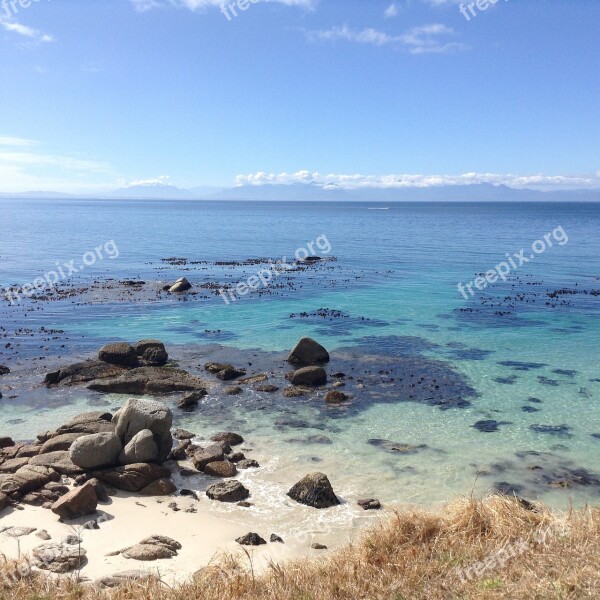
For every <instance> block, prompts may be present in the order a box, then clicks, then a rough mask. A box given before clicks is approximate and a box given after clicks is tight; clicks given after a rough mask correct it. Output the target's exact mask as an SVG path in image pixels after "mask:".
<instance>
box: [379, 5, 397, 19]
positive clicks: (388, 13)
mask: <svg viewBox="0 0 600 600" xmlns="http://www.w3.org/2000/svg"><path fill="white" fill-rule="evenodd" d="M399 12H400V11H399V9H398V5H397V4H396V3H395V2H392V3H391V4H390V5H389V6H388V7H387V8H386V9H385V11H384V12H383V15H384V16H385V18H386V19H393V18H394V17H397V16H398V14H399Z"/></svg>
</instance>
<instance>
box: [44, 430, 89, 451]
mask: <svg viewBox="0 0 600 600" xmlns="http://www.w3.org/2000/svg"><path fill="white" fill-rule="evenodd" d="M82 435H85V434H83V433H61V434H59V435H56V436H54V437H52V438H50V439H49V440H47V441H45V442H44V443H43V444H42V447H41V448H40V452H39V453H40V454H46V453H47V452H59V451H61V450H63V451H64V450H69V448H70V447H71V445H72V444H73V442H74V441H75V440H76V439H78V438H80V437H81V436H82Z"/></svg>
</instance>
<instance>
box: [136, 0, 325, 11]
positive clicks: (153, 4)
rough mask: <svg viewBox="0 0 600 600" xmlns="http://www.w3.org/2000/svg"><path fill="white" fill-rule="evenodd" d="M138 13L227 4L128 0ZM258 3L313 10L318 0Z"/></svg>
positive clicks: (217, 0) (219, 0)
mask: <svg viewBox="0 0 600 600" xmlns="http://www.w3.org/2000/svg"><path fill="white" fill-rule="evenodd" d="M130 1H131V3H132V4H133V6H134V8H135V9H136V10H137V11H138V12H146V11H148V10H152V9H154V8H165V7H168V6H175V7H177V8H187V9H189V10H191V11H197V10H202V9H206V8H221V6H223V5H224V4H227V2H225V0H130ZM258 1H259V3H266V2H271V3H276V4H283V5H285V6H298V7H300V8H307V9H313V8H315V6H316V5H317V2H318V0H258Z"/></svg>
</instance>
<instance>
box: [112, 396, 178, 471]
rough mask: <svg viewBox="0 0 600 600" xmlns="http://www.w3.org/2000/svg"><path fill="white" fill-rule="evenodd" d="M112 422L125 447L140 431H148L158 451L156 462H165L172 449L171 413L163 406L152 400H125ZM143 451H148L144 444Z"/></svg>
mask: <svg viewBox="0 0 600 600" xmlns="http://www.w3.org/2000/svg"><path fill="white" fill-rule="evenodd" d="M113 422H114V423H115V426H116V433H117V435H118V436H119V437H120V438H121V441H122V442H123V444H125V445H128V444H129V442H131V441H132V440H133V438H134V437H135V436H136V435H137V434H138V433H140V432H141V431H144V430H150V432H151V433H152V435H153V438H154V442H155V443H156V447H157V449H158V462H164V461H165V460H167V457H168V456H169V454H170V452H171V449H172V448H173V437H172V435H171V426H172V425H173V413H172V412H171V410H170V409H169V408H168V407H167V406H166V405H165V404H163V403H162V402H156V401H154V400H136V399H130V400H127V402H126V403H125V405H124V406H123V407H122V408H121V410H119V411H118V412H117V413H116V414H115V416H114V417H113ZM144 449H145V450H148V451H149V448H148V445H146V444H145V445H144Z"/></svg>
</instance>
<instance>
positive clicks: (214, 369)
mask: <svg viewBox="0 0 600 600" xmlns="http://www.w3.org/2000/svg"><path fill="white" fill-rule="evenodd" d="M234 368H235V367H234V366H233V365H227V364H224V363H216V362H209V363H206V364H205V365H204V369H205V370H206V371H208V372H209V373H210V374H211V375H216V374H217V373H218V372H219V371H225V370H227V369H234Z"/></svg>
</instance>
